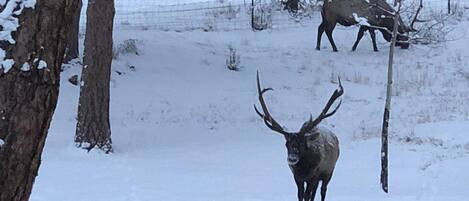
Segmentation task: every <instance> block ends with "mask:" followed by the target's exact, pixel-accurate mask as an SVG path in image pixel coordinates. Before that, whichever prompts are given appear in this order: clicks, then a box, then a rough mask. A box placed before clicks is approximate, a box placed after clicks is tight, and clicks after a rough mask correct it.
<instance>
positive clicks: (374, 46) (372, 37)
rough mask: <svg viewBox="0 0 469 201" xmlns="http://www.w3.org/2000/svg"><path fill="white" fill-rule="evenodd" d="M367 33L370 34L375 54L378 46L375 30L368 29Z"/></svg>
mask: <svg viewBox="0 0 469 201" xmlns="http://www.w3.org/2000/svg"><path fill="white" fill-rule="evenodd" d="M368 31H369V32H370V36H371V41H372V42H373V51H375V52H377V51H378V46H377V45H376V34H375V29H373V28H369V29H368Z"/></svg>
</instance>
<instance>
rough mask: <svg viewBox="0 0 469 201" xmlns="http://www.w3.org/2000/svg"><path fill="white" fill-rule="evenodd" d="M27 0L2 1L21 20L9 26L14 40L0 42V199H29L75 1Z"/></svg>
mask: <svg viewBox="0 0 469 201" xmlns="http://www.w3.org/2000/svg"><path fill="white" fill-rule="evenodd" d="M25 3H31V1H29V2H26V1H13V0H10V1H5V2H4V3H2V4H3V5H1V6H0V8H1V9H0V10H1V12H2V16H4V15H6V16H10V17H13V18H18V21H19V25H20V26H18V28H17V30H16V31H14V32H12V37H13V39H15V42H13V41H10V42H8V41H4V40H2V41H1V42H0V48H1V49H3V50H4V51H5V57H4V58H0V62H2V63H3V68H0V142H2V143H0V201H27V200H29V196H30V194H31V190H32V187H33V184H34V180H35V178H36V175H37V173H38V169H39V165H40V163H41V154H42V150H43V147H44V142H45V139H46V136H47V132H48V129H49V125H50V122H51V119H52V115H53V113H54V110H55V107H56V104H57V97H58V92H59V81H60V68H61V65H62V61H63V56H64V52H65V47H66V44H67V42H66V38H67V31H68V29H69V24H70V23H71V17H72V16H71V15H70V11H71V10H72V8H73V7H76V6H77V4H76V0H47V1H37V2H35V3H36V4H35V5H34V7H33V8H32V7H31V5H30V4H25ZM20 4H23V6H27V7H25V8H24V10H22V12H21V13H20V14H18V13H15V14H14V15H11V10H10V12H9V11H8V8H16V9H15V10H16V11H19V10H18V8H19V7H18V5H20ZM7 5H9V6H11V7H9V6H7ZM5 29H8V28H5V27H2V30H3V31H5ZM9 59H11V60H9ZM8 61H12V62H14V63H13V65H12V67H11V68H8V65H7V63H8Z"/></svg>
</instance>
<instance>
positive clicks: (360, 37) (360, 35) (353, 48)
mask: <svg viewBox="0 0 469 201" xmlns="http://www.w3.org/2000/svg"><path fill="white" fill-rule="evenodd" d="M365 31H366V27H364V26H360V30H359V31H358V35H357V40H356V41H355V43H354V44H353V47H352V51H355V50H356V49H357V46H358V43H359V42H360V40H361V39H362V38H363V35H364V34H365Z"/></svg>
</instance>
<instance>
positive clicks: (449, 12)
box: [448, 0, 451, 15]
mask: <svg viewBox="0 0 469 201" xmlns="http://www.w3.org/2000/svg"><path fill="white" fill-rule="evenodd" d="M449 14H451V0H448V15H449Z"/></svg>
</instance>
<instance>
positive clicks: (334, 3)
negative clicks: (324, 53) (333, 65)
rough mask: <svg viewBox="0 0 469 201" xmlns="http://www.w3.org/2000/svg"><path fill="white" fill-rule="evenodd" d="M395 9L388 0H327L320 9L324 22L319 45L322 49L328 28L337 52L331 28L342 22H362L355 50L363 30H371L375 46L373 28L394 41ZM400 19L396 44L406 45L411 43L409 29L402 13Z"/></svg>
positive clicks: (319, 28) (318, 40) (320, 29)
mask: <svg viewBox="0 0 469 201" xmlns="http://www.w3.org/2000/svg"><path fill="white" fill-rule="evenodd" d="M395 12H396V11H395V10H394V9H393V8H392V7H391V6H390V5H389V4H388V3H386V1H385V0H324V5H323V7H322V10H321V16H322V22H321V24H320V25H319V27H318V38H317V43H316V49H317V50H320V49H321V38H322V34H323V33H324V32H326V35H327V38H328V39H329V42H330V43H331V46H332V49H333V51H334V52H337V47H336V45H335V43H334V39H333V38H332V32H333V31H334V28H335V26H336V24H337V23H339V24H341V25H343V26H352V25H356V24H359V25H361V27H360V31H359V32H358V37H357V41H356V42H355V44H354V48H352V49H353V50H354V49H355V48H356V46H357V45H358V42H359V41H360V39H361V38H362V37H363V34H364V32H365V31H369V32H370V35H371V39H372V41H373V49H374V50H375V51H377V50H378V48H377V47H376V37H375V34H374V30H375V29H378V30H379V31H380V32H381V33H382V34H383V37H384V39H386V40H387V41H391V38H392V31H393V27H394V15H395ZM398 20H399V21H398V22H399V23H398V36H397V43H396V45H397V46H401V48H404V49H406V48H408V47H409V43H408V40H409V37H408V36H407V33H408V32H409V31H410V29H409V28H408V27H407V26H406V25H405V24H404V22H403V21H402V19H401V18H400V17H399V19H398Z"/></svg>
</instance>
